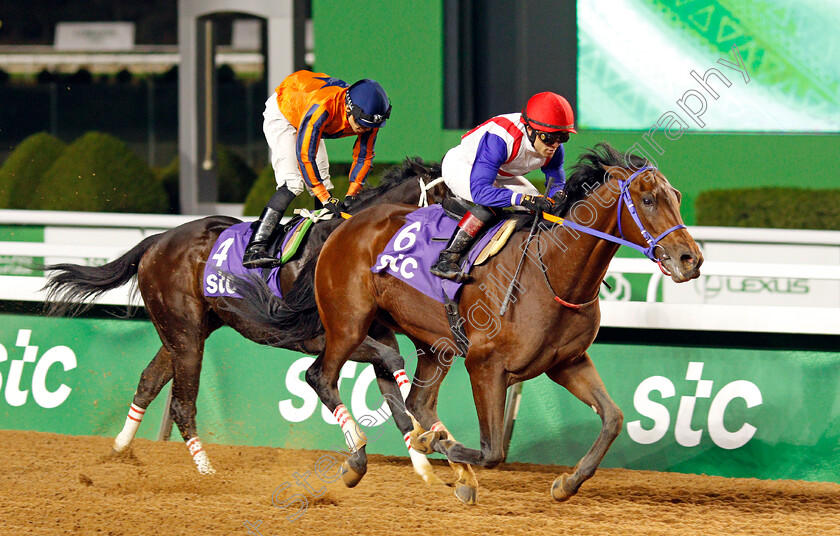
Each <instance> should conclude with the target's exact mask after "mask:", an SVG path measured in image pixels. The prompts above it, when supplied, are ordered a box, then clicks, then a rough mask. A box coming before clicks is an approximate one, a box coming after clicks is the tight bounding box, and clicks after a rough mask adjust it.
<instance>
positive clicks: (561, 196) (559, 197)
mask: <svg viewBox="0 0 840 536" xmlns="http://www.w3.org/2000/svg"><path fill="white" fill-rule="evenodd" d="M551 200H552V201H553V202H554V205H555V206H558V205H560V204H562V203H563V201H565V200H566V192H565V191H563V190H557V191H556V192H554V195H552V196H551Z"/></svg>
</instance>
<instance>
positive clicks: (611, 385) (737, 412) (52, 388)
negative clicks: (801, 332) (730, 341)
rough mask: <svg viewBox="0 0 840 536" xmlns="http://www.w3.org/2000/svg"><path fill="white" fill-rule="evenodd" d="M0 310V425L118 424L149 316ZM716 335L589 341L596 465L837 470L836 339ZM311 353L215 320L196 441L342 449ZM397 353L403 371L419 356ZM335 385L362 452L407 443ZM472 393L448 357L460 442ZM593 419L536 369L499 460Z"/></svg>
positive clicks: (470, 418)
mask: <svg viewBox="0 0 840 536" xmlns="http://www.w3.org/2000/svg"><path fill="white" fill-rule="evenodd" d="M0 316H1V317H2V327H0V428H5V429H25V430H37V431H45V432H55V433H62V434H74V435H103V436H112V437H113V436H116V434H117V433H118V432H119V431H120V429H121V428H122V425H123V423H124V422H125V417H126V413H127V411H128V406H129V404H130V402H131V398H132V396H133V393H134V390H135V388H136V386H137V381H138V380H139V377H140V373H141V372H142V370H143V369H144V368H145V367H146V365H147V364H148V363H149V361H150V360H151V359H152V357H153V356H154V354H155V352H156V351H157V350H158V348H159V345H160V341H159V340H158V338H157V335H156V333H155V331H154V328H153V327H152V325H151V323H149V322H148V321H144V320H124V319H93V318H89V319H55V318H42V317H35V316H24V315H13V314H3V315H0ZM713 343H714V341H713V340H710V341H709V346H708V347H703V348H700V347H677V346H657V345H641V344H640V345H623V344H622V345H619V344H595V345H594V346H593V347H592V348H591V351H590V355H591V356H592V358H593V360H594V361H595V364H596V366H597V367H598V370H599V372H600V374H601V377H602V378H603V380H604V383H605V384H606V386H607V389H608V390H609V392H610V395H611V396H612V398H613V400H615V402H616V403H617V404H618V405H619V407H620V408H621V409H622V410H623V412H624V429H623V430H622V433H621V435H620V436H619V438H618V439H617V440H616V442H615V444H614V445H613V447H612V448H611V450H610V451H609V452H608V454H607V456H606V458H605V459H604V462H603V466H604V467H626V468H632V469H651V470H660V471H676V472H688V473H706V474H714V475H721V476H737V477H755V478H772V479H777V478H792V479H804V480H820V481H834V482H840V476H838V475H840V471H838V469H839V468H840V467H838V466H839V465H840V452H839V451H840V426H838V424H840V423H838V421H840V417H838V415H840V387H838V382H837V377H838V375H840V353H838V352H820V351H790V350H782V349H778V350H768V349H762V350H752V349H732V348H716V347H714V346H713ZM400 344H401V353H402V354H403V356H413V355H414V354H413V348H412V345H411V344H410V343H409V342H408V341H407V339H405V338H400ZM313 359H314V358H313V357H312V356H306V355H303V354H299V353H295V352H290V351H286V350H278V349H274V348H269V347H265V346H260V345H257V344H255V343H252V342H250V341H247V340H246V339H244V338H243V337H241V336H239V335H238V334H237V333H235V332H234V331H233V330H231V329H229V328H223V329H221V330H219V331H218V332H217V333H215V334H214V335H213V336H212V337H211V338H210V339H209V340H208V342H207V350H206V353H205V358H204V362H203V371H202V376H201V389H200V394H199V399H198V426H199V435H200V436H201V437H202V439H203V440H204V442H205V443H225V444H243V445H264V446H273V447H281V448H304V449H327V450H330V449H344V444H343V438H342V435H341V433H340V431H339V428H338V426H337V425H336V424H334V420H333V419H332V416H331V415H329V414H328V413H327V412H326V411H325V410H324V409H323V406H322V404H321V403H320V401H319V400H318V399H317V396H316V395H315V393H314V392H313V391H312V390H311V389H310V388H309V387H308V385H307V384H306V383H305V381H304V379H303V373H304V371H305V370H306V368H307V367H308V366H309V364H310V363H311V362H312V360H313ZM406 362H407V363H406V364H407V367H406V368H407V370H408V372H409V374H411V373H412V371H413V370H414V365H415V361H414V359H413V358H411V357H407V358H406ZM164 389H168V388H164ZM340 391H341V396H342V400H343V401H344V403H345V404H346V405H347V407H348V409H350V411H351V413H353V415H354V417H356V419H357V421H359V422H363V423H365V424H367V425H368V426H367V434H368V436H369V438H370V443H369V452H373V453H381V454H389V455H405V453H406V451H405V445H404V443H403V439H402V436H401V434H400V433H399V431H398V430H397V429H396V427H395V426H394V425H393V419H390V418H388V412H387V411H386V410H384V409H382V408H381V406H382V398H381V395H380V394H379V391H378V389H377V387H376V381H375V377H374V374H373V371H372V369H371V367H370V366H369V365H361V364H356V363H348V364H347V365H346V366H345V368H344V369H342V374H341V381H340ZM471 392H472V390H471V388H470V385H469V378H468V376H467V373H466V372H465V370H464V367H463V363H462V362H461V361H460V360H458V361H455V363H454V364H453V366H452V369H451V371H450V373H449V375H448V376H447V379H446V381H445V382H444V385H443V388H442V390H441V397H440V401H439V405H438V409H439V412H440V416H441V419H442V420H443V422H444V423H446V425H447V427H448V428H449V429H450V430H451V431H452V432H453V433H454V435H455V436H456V437H457V438H458V439H459V440H461V441H462V442H464V443H465V444H466V445H468V446H471V447H474V448H478V446H479V435H478V426H477V418H476V415H475V411H474V409H472V408H474V404H473V401H472V396H471ZM165 394H166V391H164V392H163V393H162V394H161V395H160V396H159V399H158V400H156V401H155V402H154V403H153V404H152V405H151V406H150V407H149V410H148V411H147V413H146V416H145V418H144V422H143V424H142V426H141V427H140V432H139V434H138V437H144V438H149V439H154V438H155V437H156V436H157V431H158V427H159V423H160V420H161V415H162V410H163V404H164V401H165V398H166V397H165ZM465 408H468V409H467V410H466V411H465ZM365 415H367V416H369V418H366V419H364V420H363V416H365ZM599 429H600V419H599V418H598V416H597V415H596V414H595V413H593V411H592V409H590V408H589V407H587V406H584V405H583V404H582V403H580V402H579V401H578V400H576V399H575V398H574V397H573V396H572V395H570V394H569V393H568V392H567V391H565V390H564V389H562V388H561V387H559V386H557V385H556V384H554V383H552V382H551V381H550V380H548V379H547V378H546V377H545V376H540V377H538V378H535V379H533V380H531V381H529V382H527V383H526V384H525V385H524V389H523V399H522V403H521V407H520V410H519V413H518V418H517V421H516V426H515V430H514V434H513V440H512V443H511V445H510V449H509V455H508V460H509V461H520V462H534V463H550V464H563V465H574V464H575V463H577V461H578V460H579V459H580V457H581V456H583V454H584V453H585V452H586V450H587V449H588V448H589V446H590V445H591V444H592V442H593V441H594V440H595V438H596V436H597V434H598V431H599ZM175 437H177V433H176V434H174V435H173V438H175ZM209 452H210V453H211V458H212V448H211V449H210V451H209Z"/></svg>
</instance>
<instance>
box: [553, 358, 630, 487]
mask: <svg viewBox="0 0 840 536" xmlns="http://www.w3.org/2000/svg"><path fill="white" fill-rule="evenodd" d="M546 375H547V376H548V377H549V378H551V379H552V380H554V381H555V382H557V383H558V384H560V385H562V386H563V387H565V388H566V389H568V390H569V392H570V393H572V394H573V395H575V396H576V397H577V398H578V399H580V401H581V402H583V403H584V404H586V405H587V406H590V407H591V408H593V409H594V410H595V411H596V412H597V413H598V415H600V417H601V433H600V434H598V438H597V439H596V440H595V443H594V444H593V445H592V447H590V448H589V451H588V452H587V453H586V454H585V455H584V456H583V458H581V460H580V461H579V462H578V464H577V465H576V466H575V470H574V473H572V474H571V475H569V474H562V475H560V476H559V477H557V479H556V480H555V481H554V484H552V486H551V496H552V497H554V498H555V499H556V500H558V501H565V500H567V499H569V498H570V497H571V496H572V495H574V494H576V493H577V492H578V490H579V489H580V486H581V484H583V483H584V482H585V481H586V480H588V479H589V478H591V477H592V475H594V474H595V470H596V469H597V468H598V465H599V464H600V463H601V460H603V459H604V455H605V454H606V453H607V450H609V448H610V445H612V442H613V441H614V440H615V438H616V437H618V434H619V432H621V425H622V422H623V421H624V415H623V414H622V413H621V410H620V409H618V406H616V405H615V402H613V401H612V399H611V398H610V395H609V394H607V389H606V387H604V382H603V381H601V377H600V376H599V375H598V371H597V370H595V365H593V364H592V360H591V359H590V358H589V354H586V353H584V354H582V355H581V356H580V357H578V358H577V359H576V360H575V361H574V362H572V363H571V364H569V363H560V364H558V365H556V366H555V367H554V368H551V369H549V370H548V371H547V372H546Z"/></svg>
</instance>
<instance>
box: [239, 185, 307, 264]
mask: <svg viewBox="0 0 840 536" xmlns="http://www.w3.org/2000/svg"><path fill="white" fill-rule="evenodd" d="M294 198H295V194H293V193H292V192H291V190H289V189H288V188H286V186H285V185H283V186H281V187H280V188H279V189H278V190H277V191H276V192H275V193H274V195H273V196H272V197H271V199H270V200H269V201H268V206H266V207H265V209H263V211H262V214H260V219H259V225H258V226H257V228H256V230H255V231H254V232H253V234H251V239H250V240H249V241H248V246H246V247H245V253H244V254H243V255H242V266H244V267H245V268H273V267H275V266H278V265H279V264H280V260H279V259H275V258H274V257H272V256H271V255H269V254H268V245H269V244H271V241H272V239H274V236H275V235H276V233H277V228H278V227H279V226H280V220H281V219H283V213H284V212H286V209H287V208H288V207H289V204H290V203H291V202H292V200H293V199H294Z"/></svg>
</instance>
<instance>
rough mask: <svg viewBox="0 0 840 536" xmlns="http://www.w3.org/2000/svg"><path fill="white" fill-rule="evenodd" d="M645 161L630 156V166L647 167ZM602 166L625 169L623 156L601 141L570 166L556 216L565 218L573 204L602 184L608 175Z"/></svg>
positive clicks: (632, 155)
mask: <svg viewBox="0 0 840 536" xmlns="http://www.w3.org/2000/svg"><path fill="white" fill-rule="evenodd" d="M647 163H648V162H647V161H646V160H645V159H644V158H641V157H640V156H636V155H634V154H631V155H630V164H632V165H633V166H634V167H637V168H639V167H642V166H645V165H647ZM602 166H618V167H626V166H627V162H626V161H625V159H624V155H623V154H621V153H620V152H618V150H616V149H615V148H614V147H613V146H612V145H610V144H609V143H607V142H605V141H602V142H600V143H598V144H597V145H595V147H593V148H592V149H587V150H586V151H584V152H583V153H582V154H581V155H580V157H579V158H578V161H577V163H576V164H575V165H574V166H572V174H571V176H570V177H569V179H568V180H567V181H566V187H565V188H564V191H565V192H566V198H565V200H564V201H563V202H562V203H561V204H560V206H559V207H558V208H557V209H556V210H555V211H554V212H555V213H556V214H557V215H558V216H565V215H566V213H567V212H568V211H569V209H571V208H572V206H574V204H575V203H577V202H578V201H581V200H582V199H585V198H586V197H587V196H588V195H589V194H590V193H591V192H592V191H593V190H595V189H596V188H597V187H599V186H601V185H602V184H604V183H605V182H606V181H607V179H608V178H609V174H608V173H607V172H606V171H604V168H603V167H602Z"/></svg>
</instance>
